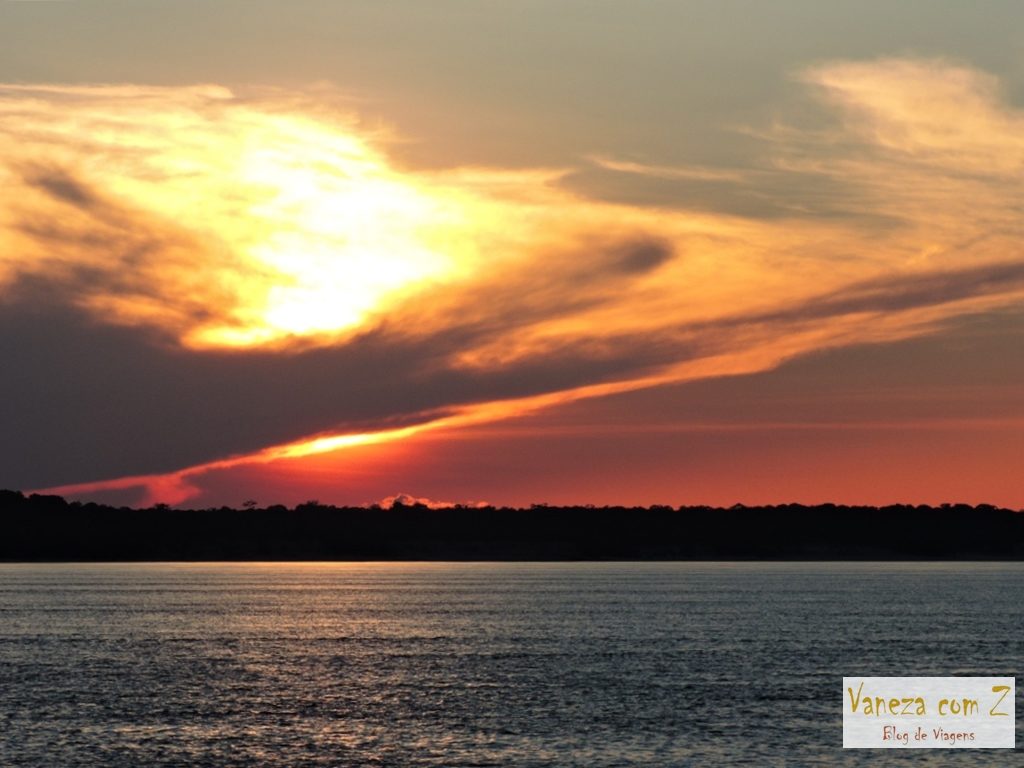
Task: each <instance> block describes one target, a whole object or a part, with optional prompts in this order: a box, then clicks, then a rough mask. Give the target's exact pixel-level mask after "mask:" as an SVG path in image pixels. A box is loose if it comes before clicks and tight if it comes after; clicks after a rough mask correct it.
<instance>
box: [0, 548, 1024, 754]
mask: <svg viewBox="0 0 1024 768" xmlns="http://www.w3.org/2000/svg"><path fill="white" fill-rule="evenodd" d="M1022 598H1024V566H1021V565H1016V564H1014V565H1007V564H914V565H905V564H721V563H719V564H711V563H704V564H700V563H697V564H694V563H654V564H627V563H611V564H426V563H408V564H224V565H210V564H194V565H193V564H181V565H176V564H159V565H151V564H137V565H0V765H3V766H33V767H36V766H110V767H115V766H126V767H128V766H130V767H131V768H137V767H139V766H192V765H196V766H376V765H379V766H587V767H588V768H590V767H596V766H625V765H636V766H691V765H692V766H705V765H711V766H715V765H756V766H772V765H780V766H781V765H796V766H814V765H822V766H825V765H828V766H833V765H869V764H870V765H887V764H899V765H902V764H914V765H958V766H962V765H1005V764H1009V763H1010V762H1012V761H1013V758H1012V755H1010V754H1008V753H1007V752H1005V751H1004V752H993V751H984V750H971V751H966V752H965V751H960V752H948V751H940V750H934V751H933V750H920V751H914V752H899V753H894V752H891V751H890V752H887V753H880V752H873V751H862V750H845V751H844V750H842V749H841V748H840V745H841V743H842V734H841V710H840V706H841V705H840V689H841V678H842V676H843V675H844V674H846V675H952V674H961V675H985V676H988V675H993V676H994V675H1010V676H1018V673H1019V671H1020V669H1021V666H1022V660H1024V608H1022V605H1024V600H1022ZM1018 709H1019V703H1018ZM1019 711H1024V710H1019ZM1018 743H1022V742H1021V741H1020V723H1019V725H1018Z"/></svg>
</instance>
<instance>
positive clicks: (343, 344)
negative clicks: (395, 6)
mask: <svg viewBox="0 0 1024 768" xmlns="http://www.w3.org/2000/svg"><path fill="white" fill-rule="evenodd" d="M803 79H804V81H805V82H806V83H808V84H809V85H810V86H811V88H812V91H813V92H814V93H816V94H817V96H818V97H819V98H821V99H823V103H824V104H825V105H826V106H827V107H828V108H829V109H831V110H832V111H831V113H830V114H831V115H832V121H831V122H830V123H829V124H827V125H806V126H796V127H794V126H782V125H781V124H780V125H778V126H775V127H773V128H772V129H770V130H768V131H766V132H765V134H764V136H765V138H766V142H765V147H766V156H765V158H764V159H763V160H762V161H761V162H760V164H759V165H758V167H756V168H752V169H727V170H721V171H719V170H716V169H705V168H698V169H687V168H680V169H673V168H670V167H664V166H656V165H644V164H639V163H626V162H624V161H618V160H612V159H607V158H604V159H601V158H599V159H598V164H599V166H600V167H601V168H603V170H604V171H605V172H608V173H614V174H623V175H628V176H631V177H637V178H638V179H640V180H643V179H645V178H659V179H662V180H666V181H669V182H672V183H685V184H691V183H693V184H719V185H727V186H729V187H731V188H733V189H734V190H739V191H743V190H746V191H747V192H750V193H756V195H758V196H762V197H765V196H767V197H771V195H772V193H773V190H779V194H780V195H782V196H785V195H786V194H787V193H786V190H791V189H800V188H804V189H813V188H816V187H815V185H818V187H817V188H822V187H821V185H825V186H827V187H828V188H830V189H833V190H839V191H840V192H841V194H837V195H836V197H835V198H834V199H833V200H832V202H831V203H830V205H832V206H833V210H832V211H830V212H828V213H823V212H821V211H818V212H817V213H815V212H814V210H812V209H808V210H798V209H799V207H800V206H799V205H797V204H796V202H794V201H796V200H797V199H798V198H799V195H796V196H795V197H794V196H792V195H791V197H790V201H791V202H792V205H791V204H790V203H786V205H784V206H782V208H779V209H778V210H777V211H776V214H775V215H773V216H770V217H764V216H742V215H737V212H736V210H735V207H733V206H729V205H723V206H719V207H717V208H716V206H715V205H708V204H705V205H699V206H697V205H694V206H688V205H686V204H685V200H684V201H683V203H682V204H679V205H675V206H668V207H666V206H653V205H644V204H615V203H610V202H606V201H602V200H597V199H595V198H593V197H588V196H586V195H584V194H582V190H581V189H580V188H578V187H573V186H572V185H568V186H567V185H566V184H565V183H564V182H565V180H566V179H567V178H568V176H567V174H568V173H569V172H570V171H571V169H564V170H551V169H537V170H529V171H523V170H517V171H511V170H503V169H480V168H461V169H449V170H444V171H431V172H416V173H413V172H408V171H405V170H402V169H401V168H399V167H397V166H396V165H395V164H394V163H392V162H391V160H390V159H389V156H388V140H389V138H388V135H387V134H386V133H382V132H380V131H379V130H372V131H371V130H367V129H365V128H364V127H362V126H361V125H360V123H359V122H358V120H357V119H356V118H354V117H352V116H351V115H348V114H345V113H344V111H343V110H340V109H334V108H328V107H325V106H324V98H325V95H324V94H323V93H322V92H318V93H317V94H316V99H313V98H308V99H307V98H305V97H304V96H303V95H302V94H301V93H298V94H296V93H290V94H283V93H281V92H275V91H259V92H256V91H254V92H251V93H233V92H230V91H227V90H225V89H223V88H219V87H216V86H199V87H194V88H155V87H142V86H97V87H59V86H48V87H32V86H3V87H0V158H2V159H0V181H2V182H3V189H4V190H5V191H4V192H3V193H2V194H3V195H4V199H3V205H2V206H0V246H2V247H0V291H2V293H0V316H2V319H3V322H2V323H0V355H2V356H3V359H4V360H5V361H10V363H11V364H12V365H11V367H10V370H17V371H18V372H19V375H18V376H12V377H5V378H4V379H3V380H2V381H0V415H2V417H3V422H4V423H6V424H12V425H13V430H12V432H13V434H14V435H15V438H16V439H14V440H11V441H8V444H7V445H8V447H6V448H5V449H4V450H5V453H4V455H3V456H2V458H3V462H2V466H3V467H4V474H3V476H0V485H5V484H6V485H13V486H18V487H27V486H35V487H42V486H63V487H67V486H75V485H76V484H77V487H79V488H81V487H86V486H88V487H90V488H93V487H99V486H97V485H96V483H97V482H98V483H100V485H103V484H104V483H106V487H114V486H112V485H110V483H109V482H107V481H108V480H109V479H111V478H124V477H126V476H129V477H132V478H135V479H134V480H123V479H122V480H120V481H116V482H117V483H118V484H119V485H118V487H125V486H126V484H127V485H128V486H130V485H131V484H132V483H134V484H135V485H145V486H148V487H150V488H151V489H155V490H154V491H153V493H154V496H153V498H157V497H159V496H161V495H163V496H165V497H167V498H170V497H171V496H173V497H174V498H175V500H180V499H181V498H183V497H184V496H186V495H187V494H188V493H189V488H190V487H192V485H191V484H190V482H189V478H194V477H196V476H197V475H199V474H201V473H202V472H203V471H207V470H208V469H209V468H210V467H216V466H224V462H244V461H264V460H268V459H269V458H272V457H276V456H281V455H296V454H301V453H302V452H303V451H308V452H315V451H320V450H328V449H330V448H332V447H342V446H345V445H360V444H365V443H366V441H368V440H383V439H395V440H399V439H401V438H402V437H403V436H406V435H409V434H411V433H413V432H415V431H422V430H425V429H432V428H438V427H440V426H444V427H457V426H458V425H460V424H469V423H478V422H480V421H486V420H493V419H499V418H509V417H513V416H515V415H517V414H523V413H526V412H530V411H533V410H536V409H538V408H545V407H550V406H552V405H557V404H559V403H565V402H568V401H571V400H574V399H580V398H589V397H597V396H601V395H607V394H611V393H615V392H626V391H630V390H636V389H640V388H644V387H653V386H660V385H665V384H668V383H672V382H679V381H691V380H696V379H701V378H708V377H715V376H722V375H729V374H739V373H749V372H755V371H762V370H766V369H770V368H772V367H774V366H777V365H779V364H780V363H781V362H783V361H785V360H788V359H791V358H793V357H795V356H797V355H802V354H806V353H808V352H813V351H816V350H821V349H829V348H834V347H839V346H847V345H854V344H862V343H866V342H879V341H892V340H896V339H902V338H908V337H912V336H916V335H921V334H926V333H934V332H936V331H937V330H940V329H942V328H943V327H945V326H946V325H947V324H948V323H949V322H950V321H951V320H952V319H954V318H956V317H958V316H962V315H965V314H968V313H982V312H989V311H995V310H998V309H1000V308H1002V307H1006V306H1009V305H1013V304H1015V303H1017V302H1019V301H1020V299H1021V298H1022V297H1024V271H1022V266H1021V265H1022V263H1024V254H1021V250H1020V245H1019V243H1020V242H1021V235H1022V234H1024V233H1022V232H1021V223H1022V222H1021V215H1020V211H1019V206H1018V205H1017V203H1016V202H1015V201H1016V200H1019V199H1020V193H1021V192H1024V189H1021V187H1022V186H1024V181H1022V178H1021V176H1020V174H1019V173H1014V172H1013V169H1014V168H1018V169H1019V166H1020V163H1021V158H1022V157H1024V155H1021V149H1020V147H1021V140H1020V136H1021V135H1022V134H1021V132H1020V127H1021V125H1022V122H1021V121H1022V118H1021V116H1020V114H1019V113H1018V112H1017V111H1016V110H1014V109H1012V108H1010V107H1008V106H1005V105H1004V104H1003V103H1002V102H1001V101H1000V100H999V98H998V87H997V84H996V83H995V81H993V80H992V79H991V78H989V77H988V76H986V75H983V74H981V73H978V72H976V71H974V70H970V69H967V68H965V67H962V66H959V65H951V64H947V63H944V62H936V61H924V62H922V61H911V60H879V61H873V62H853V63H851V62H839V63H833V64H828V65H823V66H819V67H816V68H814V69H812V70H809V71H808V72H806V73H804V75H803ZM954 105H956V106H957V107H958V109H956V110H954V109H953V107H954ZM573 190H575V191H573ZM965 201H969V203H970V210H969V211H968V212H967V214H966V215H965V211H964V205H965ZM787 211H788V212H787ZM866 221H872V222H875V224H874V225H866V224H865V222H866ZM879 222H885V224H884V226H883V225H881V224H879ZM339 436H340V437H339ZM374 436H376V437H374ZM314 438H315V439H314ZM311 441H312V442H311ZM204 468H206V469H204ZM161 478H162V479H161ZM83 484H84V485H83Z"/></svg>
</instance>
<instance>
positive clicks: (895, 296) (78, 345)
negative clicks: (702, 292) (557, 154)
mask: <svg viewBox="0 0 1024 768" xmlns="http://www.w3.org/2000/svg"><path fill="white" fill-rule="evenodd" d="M1022 283H1024V264H1005V265H995V266H989V267H985V268H976V269H970V270H958V271H955V272H944V273H938V274H933V275H928V276H913V277H906V278H900V279H892V280H890V281H889V282H883V281H871V282H865V283H860V284H857V285H854V286H851V287H850V289H849V290H848V291H846V292H842V293H835V294H828V295H825V296H822V297H820V298H819V299H818V300H816V301H812V302H807V303H805V304H803V305H801V306H799V307H794V308H792V309H789V310H783V311H778V312H774V313H762V314H757V315H738V316H736V317H732V318H728V319H725V320H723V321H721V322H718V323H716V324H702V325H691V326H684V327H680V328H676V329H674V330H672V331H671V332H663V333H658V334H640V333H634V334H618V335H615V334H611V335H608V336H598V337H595V338H594V339H593V340H590V341H580V340H579V339H577V340H575V341H574V342H573V343H572V344H571V345H570V344H566V345H563V346H553V347H552V348H549V349H538V350H535V351H534V352H533V353H532V354H530V355H529V356H526V357H524V358H523V359H522V360H521V361H518V362H514V363H509V364H506V365H498V366H494V367H482V368H467V367H465V366H458V365H455V364H454V363H453V360H454V359H455V358H456V356H457V355H458V354H459V353H461V352H463V351H465V350H466V349H471V348H473V347H474V346H475V345H479V344H482V343H485V342H487V341H489V340H490V339H491V338H492V337H493V335H494V334H495V333H497V332H499V331H507V330H508V328H499V327H496V326H495V325H494V319H493V318H492V319H491V322H490V323H488V324H480V323H474V322H468V323H466V324H464V325H461V326H458V325H456V326H452V327H449V328H447V329H446V330H441V331H438V332H436V333H434V334H431V335H428V336H419V337H415V338H412V337H408V336H404V335H400V334H398V333H397V332H391V331H389V330H388V329H387V328H386V327H382V328H379V329H376V330H374V331H371V332H368V333H365V334H363V335H361V336H359V337H357V338H355V339H353V340H351V341H350V342H349V343H347V344H345V345H344V346H340V347H320V348H316V349H308V350H304V351H297V352H271V351H244V352H242V351H230V352H224V351H220V352H196V351H193V350H185V349H181V348H178V347H174V346H169V345H167V344H163V343H157V341H156V340H154V338H153V337H152V336H150V335H147V334H146V333H140V332H139V331H138V330H136V329H130V328H123V327H115V326H109V325H102V324H98V323H96V322H94V321H90V320H88V319H87V318H86V317H85V316H83V315H82V314H81V313H79V312H76V311H74V310H72V309H68V308H66V307H65V308H61V307H58V306H55V305H54V304H53V303H52V302H46V301H36V302H26V301H8V302H6V303H3V304H0V361H2V363H3V368H4V371H5V373H4V376H3V377H0V423H2V424H3V425H4V433H5V440H4V441H3V442H2V444H0V486H10V487H21V488H28V487H44V486H53V485H63V484H71V483H77V482H86V481H92V480H97V479H103V478H110V477H116V476H123V475H132V474H148V473H157V472H167V471H172V470H176V469H180V468H182V467H186V466H190V465H195V464H199V463H204V462H207V461H210V460H213V459H217V458H223V457H225V456H230V455H235V454H241V453H248V452H252V451H255V450H258V449H261V448H264V447H267V446H269V445H274V444H280V443H283V442H288V441H291V440H295V439H299V438H302V437H306V436H310V435H314V434H318V433H323V432H327V431H367V430H373V429H382V428H388V427H395V426H405V425H409V424H414V423H419V422H422V421H427V420H430V419H433V418H436V417H437V416H439V415H443V414H445V413H449V412H450V411H451V409H453V408H456V407H458V406H460V405H465V404H471V403H480V402H488V401H492V400H496V399H502V398H513V397H525V396H530V395H536V394H542V393H547V392H556V391H563V390H567V389H572V388H574V387H579V386H584V385H588V384H594V383H598V382H602V381H612V380H628V379H632V378H636V377H639V376H641V375H644V374H646V373H651V372H654V371H656V370H658V369H659V368H660V367H663V366H666V365H670V364H673V363H678V362H681V361H685V360H694V359H697V358H700V357H702V356H705V355H712V354H715V353H721V352H722V351H724V350H727V349H730V348H732V347H734V346H735V345H736V337H735V335H734V332H735V330H736V329H737V328H741V327H744V326H747V325H760V326H766V325H767V326H771V328H770V334H774V335H776V336H778V335H780V334H784V333H785V332H786V329H787V327H789V326H792V325H799V324H801V323H805V322H808V321H820V320H822V319H824V318H827V317H829V316H835V315H842V314H848V313H851V312H858V311H898V310H902V309H911V308H914V307H922V306H929V305H932V304H934V303H941V302H947V301H953V300H958V299H963V298H969V297H973V296H978V295H986V294H988V293H994V292H997V291H1004V290H1008V289H1010V288H1019V287H1020V285H1021V284H1022ZM428 300H429V299H423V301H428ZM511 309H512V307H511V306H510V312H511ZM543 310H544V307H543V306H541V307H540V308H538V309H537V310H536V313H535V315H534V319H535V320H539V319H540V318H542V317H544V311H543ZM551 311H554V310H551ZM770 338H772V336H771V335H766V336H763V337H757V338H754V339H747V340H746V341H745V342H744V343H747V344H757V343H761V342H763V341H764V339H770Z"/></svg>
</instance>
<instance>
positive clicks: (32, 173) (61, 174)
mask: <svg viewBox="0 0 1024 768" xmlns="http://www.w3.org/2000/svg"><path fill="white" fill-rule="evenodd" d="M23 177H24V181H25V183H27V184H28V185H29V186H34V187H38V188H40V189H42V190H44V191H45V192H47V193H48V194H49V195H50V196H51V197H53V198H55V199H57V200H58V201H60V202H63V203H69V204H71V205H74V206H77V207H79V208H86V209H88V208H93V207H95V206H96V205H97V203H98V201H99V200H98V198H97V197H96V195H95V194H94V193H93V191H92V190H91V189H89V188H88V187H86V185H84V184H83V183H82V182H80V181H79V180H77V179H75V178H73V177H72V176H71V174H69V173H67V172H66V171H64V170H62V169H60V168H53V167H51V168H43V167H34V168H30V169H26V170H25V171H24V173H23Z"/></svg>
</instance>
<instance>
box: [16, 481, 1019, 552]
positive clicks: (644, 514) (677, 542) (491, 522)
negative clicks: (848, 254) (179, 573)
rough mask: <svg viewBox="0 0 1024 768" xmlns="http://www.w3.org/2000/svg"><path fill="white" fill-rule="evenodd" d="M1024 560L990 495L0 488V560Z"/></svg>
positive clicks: (1012, 523)
mask: <svg viewBox="0 0 1024 768" xmlns="http://www.w3.org/2000/svg"><path fill="white" fill-rule="evenodd" d="M1019 560H1024V513H1021V512H1018V511H1014V510H1009V509H1002V508H997V507H993V506H990V505H979V506H969V505H962V504H957V505H943V506H940V507H931V506H923V505H922V506H909V505H892V506H886V507H880V508H879V507H863V506H843V505H833V504H823V505H816V506H804V505H798V504H788V505H777V506H752V507H745V506H739V505H737V506H735V507H731V508H715V507H679V508H673V507H665V506H655V507H554V506H546V505H534V506H532V507H529V508H525V509H515V508H494V507H481V508H476V507H454V508H450V509H429V508H427V507H424V506H420V505H413V506H401V505H399V506H395V507H393V508H391V509H381V508H378V507H370V508H366V507H333V506H328V505H321V504H317V503H315V502H308V503H306V504H300V505H298V506H297V507H295V508H287V507H283V506H272V507H269V508H251V509H231V508H227V507H224V508H219V509H207V510H176V509H170V508H164V507H154V508H148V509H130V508H116V507H110V506H105V505H99V504H91V503H86V504H80V503H77V502H71V503H69V502H67V501H65V500H64V499H62V498H60V497H57V496H39V495H32V496H27V497H26V496H24V495H23V494H21V493H19V492H16V491H0V561H2V562H34V563H42V562H52V563H72V562H77V563H86V562H260V561H263V562H301V561H351V562H370V561H382V562H397V561H423V562H442V561H444V562H530V561H536V562H581V561H583V562H586V561H594V562H602V561H709V562H711V561H735V562H756V561H774V562H783V561H792V562H829V561H837V562H842V561H850V562H871V561H918V562H927V561H964V562H967V561H978V562H992V561H996V562H1001V561H1019Z"/></svg>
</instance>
